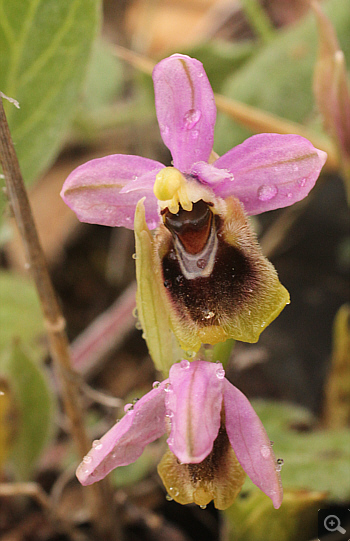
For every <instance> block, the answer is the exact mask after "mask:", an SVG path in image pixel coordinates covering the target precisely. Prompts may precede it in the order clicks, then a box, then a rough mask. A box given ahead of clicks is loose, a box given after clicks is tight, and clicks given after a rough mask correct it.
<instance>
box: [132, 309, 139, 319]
mask: <svg viewBox="0 0 350 541" xmlns="http://www.w3.org/2000/svg"><path fill="white" fill-rule="evenodd" d="M132 315H133V316H134V317H138V315H139V314H138V312H137V308H136V307H135V308H134V309H133V311H132Z"/></svg>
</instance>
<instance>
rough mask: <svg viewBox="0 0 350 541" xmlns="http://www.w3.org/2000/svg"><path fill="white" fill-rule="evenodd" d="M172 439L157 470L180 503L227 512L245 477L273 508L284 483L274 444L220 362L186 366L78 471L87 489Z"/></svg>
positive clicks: (131, 413) (133, 409)
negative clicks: (211, 504)
mask: <svg viewBox="0 0 350 541" xmlns="http://www.w3.org/2000/svg"><path fill="white" fill-rule="evenodd" d="M164 433H167V434H168V439H167V444H168V446H169V450H168V451H167V452H166V453H165V455H164V456H163V458H162V460H161V462H160V464H159V466H158V472H159V474H160V476H161V478H162V480H163V483H164V485H165V487H166V489H167V491H168V493H169V495H170V496H171V497H172V498H173V499H174V500H175V501H177V502H179V503H181V504H186V503H191V502H194V503H196V504H198V505H202V506H205V505H207V504H208V503H209V502H210V501H211V500H214V504H215V506H216V507H217V508H218V509H226V508H227V507H229V506H230V505H231V504H232V502H233V501H234V499H235V498H236V496H237V494H238V493H239V491H240V489H241V487H242V485H243V483H244V479H245V474H244V472H246V473H247V475H248V476H249V477H250V479H251V480H252V481H253V483H254V484H255V485H257V486H258V487H259V488H260V489H261V490H262V491H263V492H265V494H266V495H267V496H269V497H270V498H271V500H272V502H273V505H274V507H275V508H276V509H277V508H278V507H279V506H280V505H281V503H282V496H283V494H282V485H281V480H280V474H279V471H280V469H281V466H280V465H279V463H278V461H276V459H275V456H274V453H273V451H272V447H271V442H270V440H269V438H268V436H267V434H266V432H265V429H264V427H263V425H262V423H261V421H260V419H259V418H258V416H257V415H256V413H255V411H254V410H253V408H252V406H251V405H250V403H249V401H248V399H247V398H246V397H245V396H244V395H243V394H242V393H241V391H239V390H238V389H237V388H236V387H234V386H233V385H232V384H231V383H230V382H229V381H228V380H227V379H226V377H225V371H224V369H223V367H222V364H221V363H212V362H207V361H192V362H189V361H187V360H183V361H181V362H180V363H176V364H174V365H173V366H172V367H171V369H170V372H169V378H168V379H166V380H164V381H163V382H162V383H158V382H157V383H156V385H155V386H154V388H153V389H152V390H151V391H150V392H148V393H147V394H146V395H144V396H143V397H142V398H141V399H140V400H138V401H137V402H136V404H135V405H134V406H131V407H130V409H129V410H128V411H127V413H126V414H125V415H124V417H123V418H122V419H121V420H120V421H119V422H117V424H115V425H114V426H113V427H112V428H111V429H110V430H109V431H108V432H107V433H106V434H105V435H104V436H103V437H102V438H101V439H100V440H96V441H95V442H94V443H93V447H92V449H91V450H90V451H89V453H88V454H87V455H86V456H85V457H84V459H83V461H82V463H81V464H80V466H79V467H78V469H77V477H78V479H79V481H80V482H81V484H82V485H90V484H92V483H94V482H96V481H99V480H100V479H103V478H104V477H105V476H106V475H107V474H108V473H109V472H110V471H111V470H113V469H114V468H117V467H118V466H125V465H127V464H130V463H131V462H134V461H135V460H136V459H137V458H138V457H139V456H140V455H141V454H142V452H143V450H144V448H145V446H146V445H147V444H148V443H151V442H152V441H154V440H156V439H158V438H159V437H160V436H162V435H163V434H164Z"/></svg>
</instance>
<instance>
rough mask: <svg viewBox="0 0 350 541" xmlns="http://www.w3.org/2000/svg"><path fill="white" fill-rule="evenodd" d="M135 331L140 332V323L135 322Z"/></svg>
mask: <svg viewBox="0 0 350 541" xmlns="http://www.w3.org/2000/svg"><path fill="white" fill-rule="evenodd" d="M135 329H137V330H138V331H141V329H142V324H141V322H140V321H136V323H135Z"/></svg>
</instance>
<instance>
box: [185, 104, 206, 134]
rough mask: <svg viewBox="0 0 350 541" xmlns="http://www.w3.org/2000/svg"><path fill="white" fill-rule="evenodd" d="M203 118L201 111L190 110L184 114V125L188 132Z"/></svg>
mask: <svg viewBox="0 0 350 541" xmlns="http://www.w3.org/2000/svg"><path fill="white" fill-rule="evenodd" d="M201 116H202V113H201V112H200V111H199V109H189V110H188V111H187V112H186V113H185V114H184V125H185V128H186V130H191V129H192V128H194V126H195V125H196V124H197V122H198V121H199V119H200V117H201Z"/></svg>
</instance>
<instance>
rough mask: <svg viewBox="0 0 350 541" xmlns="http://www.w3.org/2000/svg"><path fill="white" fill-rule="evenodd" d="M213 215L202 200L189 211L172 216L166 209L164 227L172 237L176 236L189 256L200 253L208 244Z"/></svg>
mask: <svg viewBox="0 0 350 541" xmlns="http://www.w3.org/2000/svg"><path fill="white" fill-rule="evenodd" d="M212 223H213V214H212V212H211V210H210V208H209V204H208V203H205V202H204V201H203V200H200V201H198V202H197V203H194V204H193V208H192V210H191V211H186V210H183V209H182V208H181V207H180V209H179V212H177V213H176V214H172V213H171V212H170V211H169V210H168V209H166V210H165V212H164V225H165V226H166V227H167V229H168V230H169V231H170V233H171V234H172V236H173V237H174V236H176V237H177V238H178V239H179V241H180V242H181V244H182V246H183V247H184V249H185V250H186V252H188V253H189V254H192V255H195V254H198V253H200V252H201V251H202V250H203V249H204V247H205V245H206V244H207V242H208V239H209V235H210V231H211V226H212Z"/></svg>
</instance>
